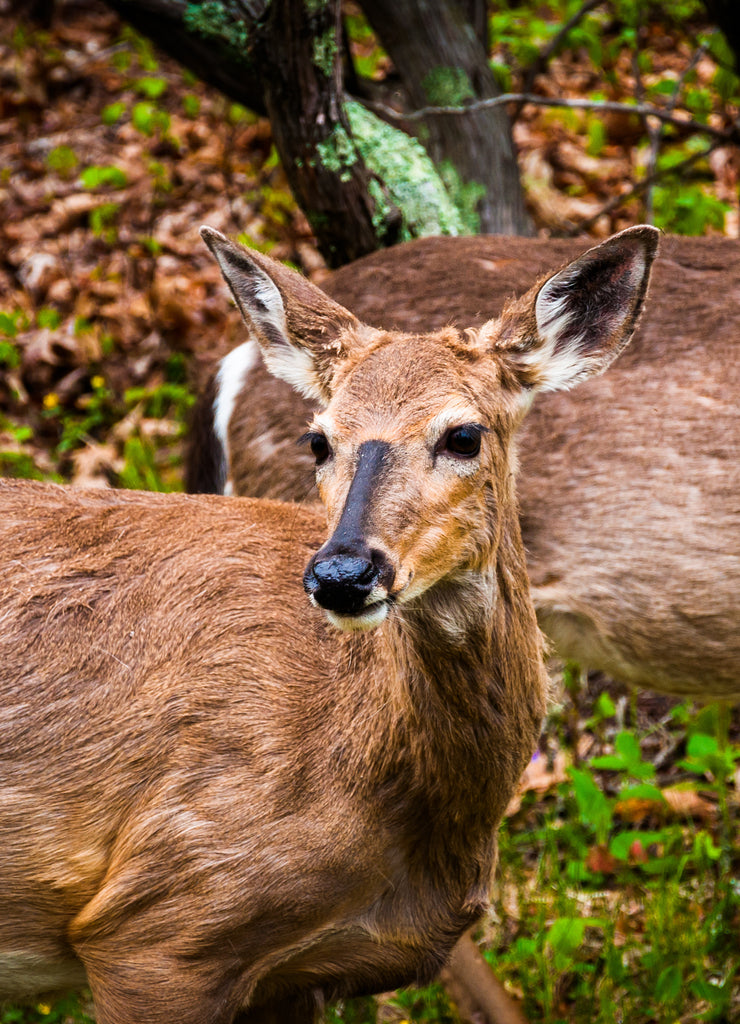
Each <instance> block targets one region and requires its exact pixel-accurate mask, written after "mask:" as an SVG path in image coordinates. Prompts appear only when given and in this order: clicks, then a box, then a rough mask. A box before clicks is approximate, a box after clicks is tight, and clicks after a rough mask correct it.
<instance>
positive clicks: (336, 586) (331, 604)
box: [303, 551, 381, 615]
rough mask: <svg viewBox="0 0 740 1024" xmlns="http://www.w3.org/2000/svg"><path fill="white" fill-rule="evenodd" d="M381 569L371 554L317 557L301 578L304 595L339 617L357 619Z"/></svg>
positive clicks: (319, 554)
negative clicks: (352, 616) (345, 616)
mask: <svg viewBox="0 0 740 1024" xmlns="http://www.w3.org/2000/svg"><path fill="white" fill-rule="evenodd" d="M380 576H381V567H380V565H379V564H378V561H376V560H373V556H372V554H370V556H369V557H364V556H362V555H359V554H333V555H332V554H327V555H324V556H322V553H321V552H320V551H319V552H318V554H317V555H316V556H315V558H313V559H312V560H311V562H309V565H308V568H307V569H306V572H305V573H304V576H303V585H304V587H305V589H306V592H307V593H308V594H310V595H311V597H313V599H314V600H315V601H316V603H317V604H319V605H321V607H322V608H326V609H327V610H328V611H332V612H337V613H339V614H340V615H356V614H357V613H358V612H360V611H362V609H363V608H364V607H365V603H366V601H367V598H368V596H369V595H370V593H371V591H372V590H373V588H374V587H375V586H376V585H377V584H378V583H379V581H380Z"/></svg>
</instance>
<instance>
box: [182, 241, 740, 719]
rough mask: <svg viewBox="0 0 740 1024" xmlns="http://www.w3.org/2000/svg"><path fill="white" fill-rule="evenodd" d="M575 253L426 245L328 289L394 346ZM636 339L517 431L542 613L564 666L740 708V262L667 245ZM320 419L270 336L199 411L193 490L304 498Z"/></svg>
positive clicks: (525, 525)
mask: <svg viewBox="0 0 740 1024" xmlns="http://www.w3.org/2000/svg"><path fill="white" fill-rule="evenodd" d="M581 248H582V243H580V242H577V241H562V240H561V241H555V240H551V241H547V240H533V239H524V238H496V237H480V238H428V239H422V240H419V241H416V242H411V243H408V244H406V245H402V246H397V247H396V248H393V249H387V250H384V251H382V252H378V253H375V254H373V255H371V256H368V257H365V258H364V259H362V260H359V261H358V262H357V263H354V264H352V265H350V266H348V267H345V268H343V269H342V270H339V271H337V272H335V273H334V274H332V275H331V277H330V278H329V279H328V280H327V282H326V283H325V285H324V287H325V289H326V290H327V291H328V293H329V294H330V295H331V296H332V297H333V298H334V299H335V300H337V301H339V302H341V303H342V304H343V305H345V306H347V307H348V308H350V309H352V310H353V311H354V312H355V313H356V314H357V315H358V316H360V317H361V319H363V320H364V321H366V322H368V323H373V324H376V325H378V326H382V327H384V328H386V329H388V330H391V329H394V330H406V331H413V330H417V331H418V330H420V329H421V330H435V329H439V328H441V327H443V326H444V325H446V324H450V323H452V324H456V325H462V326H469V325H470V324H471V323H472V324H473V325H480V324H481V323H482V322H483V319H485V318H487V317H490V316H492V315H494V314H497V313H498V312H499V311H500V309H501V308H502V306H503V305H504V301H505V300H506V299H507V298H509V296H511V295H514V294H518V293H520V292H521V291H522V290H524V289H526V288H528V287H530V286H531V284H532V282H533V281H534V280H535V279H536V278H537V277H538V276H539V275H540V274H541V273H542V271H543V270H544V269H545V268H546V267H547V266H552V265H553V264H557V263H559V262H561V261H564V260H566V259H568V258H571V259H572V258H573V257H574V256H575V255H577V253H578V252H579V251H580V250H581ZM654 282H655V285H654V288H653V292H652V294H651V299H650V302H649V303H648V304H647V308H646V311H645V315H644V316H643V318H642V321H641V323H640V325H639V327H638V329H637V331H636V334H635V338H634V341H633V343H632V344H631V345H630V347H629V350H628V351H627V352H626V353H625V356H624V358H622V359H620V360H619V362H618V364H617V365H616V366H615V367H614V369H613V370H612V372H610V373H609V374H606V375H605V376H603V377H595V378H593V379H592V380H590V381H588V382H586V383H585V384H584V386H583V387H580V388H578V389H577V390H576V391H574V392H573V393H562V392H561V393H552V394H546V395H543V396H542V399H541V400H539V401H538V403H537V404H536V406H535V408H534V409H533V411H532V414H531V415H529V416H528V417H527V420H526V421H525V423H524V425H523V428H522V431H521V433H520V435H519V438H520V440H519V453H520V467H521V472H520V476H519V482H518V492H519V499H520V504H521V509H522V516H521V526H522V534H523V539H524V545H525V550H526V552H527V566H528V572H529V576H530V581H531V585H532V593H533V598H534V603H535V607H536V609H537V615H538V619H539V622H540V625H541V627H542V628H543V629H544V631H545V633H546V634H547V635H548V637H549V638H550V640H551V641H552V643H553V645H554V647H555V649H556V651H557V653H559V654H560V655H561V656H562V657H563V658H566V659H573V660H576V661H578V662H580V663H581V664H582V665H584V666H586V667H589V668H593V669H601V670H603V671H605V672H606V673H607V674H609V675H611V676H613V677H616V678H618V679H622V680H624V681H626V682H629V683H634V684H637V685H640V686H645V687H651V688H655V689H660V690H665V691H668V692H673V693H678V694H686V695H689V696H693V697H699V698H702V699H703V698H707V699H709V698H712V697H723V698H726V699H738V697H740V358H739V349H738V335H739V334H740V247H739V246H738V243H737V242H736V241H732V240H730V239H718V238H707V239H699V238H668V239H664V241H663V243H662V245H661V255H660V257H659V258H658V259H657V261H656V264H655V268H654ZM313 409H314V403H312V402H311V401H306V400H305V399H303V398H302V397H301V396H299V395H297V394H296V393H295V392H294V391H293V390H292V389H291V388H290V387H288V386H287V385H286V384H285V383H284V382H283V381H280V380H276V379H275V378H273V377H271V376H270V375H269V374H268V373H267V372H266V370H265V368H264V366H263V365H262V361H261V360H260V359H259V356H258V346H257V345H256V343H255V342H254V341H253V340H250V341H247V342H246V343H245V344H244V345H242V346H241V347H240V348H238V349H236V350H234V351H233V352H231V353H230V354H229V355H227V357H226V358H225V359H224V360H223V361H222V363H221V366H220V368H219V370H218V372H217V374H216V375H215V376H214V377H213V378H212V380H211V381H210V383H209V385H208V388H207V389H206V394H205V395H204V397H203V400H202V401H201V403H200V406H199V417H198V419H197V421H196V425H195V431H194V438H193V446H192V450H191V456H190V463H189V467H188V488H189V489H190V490H206V491H210V490H215V491H220V490H223V489H224V487H225V486H226V487H227V489H228V490H230V491H232V492H233V493H236V494H256V495H264V496H275V497H280V498H283V499H291V500H301V499H304V498H305V497H306V496H307V495H309V496H311V495H312V493H315V492H312V485H313V465H312V461H311V459H310V457H309V454H308V453H306V452H302V451H301V450H300V449H298V448H296V445H295V443H294V442H295V437H296V436H298V435H299V434H300V433H301V432H302V431H303V429H304V426H303V424H305V422H306V420H307V419H308V418H309V417H310V416H311V415H312V412H313Z"/></svg>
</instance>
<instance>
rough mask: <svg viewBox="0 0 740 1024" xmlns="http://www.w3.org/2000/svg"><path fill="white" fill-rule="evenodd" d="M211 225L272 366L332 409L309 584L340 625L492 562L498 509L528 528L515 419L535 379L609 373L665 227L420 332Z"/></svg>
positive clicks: (317, 450)
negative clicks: (331, 294)
mask: <svg viewBox="0 0 740 1024" xmlns="http://www.w3.org/2000/svg"><path fill="white" fill-rule="evenodd" d="M202 234H203V237H204V239H205V240H206V242H207V244H208V245H209V247H210V248H211V250H212V252H213V253H214V255H215V256H216V259H217V260H218V262H219V264H220V267H221V270H222V272H223V274H224V277H225V279H226V281H227V283H228V284H229V286H230V288H231V290H232V293H233V295H234V298H235V299H236V302H237V304H238V305H239V307H240V309H241V312H242V315H243V316H244V319H245V322H246V323H247V326H248V327H249V328H250V330H251V332H252V334H253V336H254V337H255V338H256V340H257V341H258V343H259V345H260V348H261V351H262V355H263V358H264V360H265V364H266V366H267V368H268V370H270V371H271V372H273V373H274V374H275V375H276V376H278V377H281V378H283V379H284V380H287V381H289V382H290V383H291V384H293V386H294V387H296V388H297V389H298V390H300V391H302V392H303V393H304V394H305V395H306V396H308V397H310V398H312V399H313V400H314V401H316V402H318V403H319V404H320V405H321V406H322V407H323V411H322V412H321V413H319V414H318V415H317V416H316V417H315V419H314V422H313V423H312V425H311V428H310V430H309V431H308V434H307V435H306V437H305V440H306V442H307V443H308V444H310V445H311V449H312V451H313V454H314V457H315V459H316V470H317V482H318V486H319V491H320V494H321V497H322V499H323V501H324V504H325V505H326V509H327V515H328V523H329V539H328V541H327V542H326V544H324V545H323V546H322V548H321V549H320V550H319V551H318V552H317V553H316V555H315V556H314V557H313V558H312V559H311V561H310V563H309V565H308V567H307V569H306V572H305V574H304V586H305V589H306V591H307V593H308V595H309V597H310V599H311V600H312V601H313V603H314V604H316V605H318V606H320V607H321V608H323V609H324V611H325V612H326V614H327V616H328V618H329V620H330V621H331V622H332V623H333V624H334V625H336V626H338V627H339V628H340V629H343V630H354V629H370V628H373V627H375V626H377V625H379V624H380V623H381V622H383V620H384V619H385V618H386V616H387V615H388V612H389V610H390V609H391V608H392V607H393V605H394V604H398V605H402V604H404V603H408V602H411V601H413V600H415V599H418V598H419V597H420V596H421V595H422V594H424V593H425V592H427V591H429V590H430V588H432V587H434V586H435V585H437V584H439V583H440V582H441V581H443V580H444V579H448V580H453V579H459V578H461V577H463V576H465V575H466V574H468V575H469V574H477V575H478V576H481V575H483V574H485V573H486V572H487V571H489V570H492V568H493V564H494V560H495V552H496V547H497V544H498V540H499V537H500V536H501V527H502V523H503V522H504V521H505V519H506V518H507V517H508V518H509V521H510V522H511V523H512V524H513V525H512V528H513V529H516V525H515V521H516V504H515V499H514V494H513V487H512V476H513V467H512V461H513V457H512V455H511V440H512V435H513V431H514V429H515V427H516V425H517V423H518V421H519V420H520V418H521V417H522V415H523V413H524V411H525V410H526V408H527V407H528V405H529V402H530V401H531V397H532V395H533V393H534V392H535V391H536V390H538V389H540V390H544V389H556V388H565V387H569V386H571V385H572V384H574V383H575V382H577V381H579V380H583V379H585V378H587V377H589V376H591V375H593V374H594V373H598V372H601V371H602V370H603V369H605V368H606V366H608V365H609V363H610V362H611V361H612V359H614V358H615V356H616V355H617V354H618V353H619V351H621V349H622V348H623V347H624V345H626V344H627V342H628V341H629V339H630V337H631V335H632V331H633V330H634V326H635V323H636V321H637V317H638V315H639V312H640V310H641V307H642V302H643V299H644V296H645V292H646V289H647V282H648V278H649V272H650V266H651V264H652V260H653V258H654V256H655V252H656V249H657V238H658V232H657V231H656V230H655V229H654V228H649V227H639V228H631V229H628V230H627V231H623V232H621V234H619V235H616V236H614V237H613V238H612V239H609V240H608V241H606V242H604V243H602V244H601V245H599V246H596V247H595V248H594V249H591V250H589V251H588V252H586V253H585V254H584V255H583V256H582V257H580V259H578V260H575V261H574V262H573V263H571V264H570V265H568V266H567V267H565V268H564V269H563V270H561V271H559V272H558V273H556V274H554V275H553V276H551V277H550V278H548V279H547V280H545V281H544V282H543V283H540V284H539V285H536V286H535V287H534V288H533V289H532V290H531V291H530V292H528V293H527V295H525V296H523V297H522V298H521V299H520V300H518V301H517V302H516V303H514V304H512V305H511V306H510V307H508V308H507V309H506V310H505V311H504V313H503V314H502V316H501V318H500V319H498V320H495V321H490V322H489V323H487V324H485V325H484V326H483V327H482V328H480V330H479V331H477V332H472V331H471V332H466V333H465V335H464V336H463V335H460V334H459V333H458V332H457V331H454V330H451V329H450V330H447V331H442V332H439V333H438V334H433V335H425V336H411V335H400V334H387V333H384V332H381V331H378V330H375V329H373V328H369V327H366V326H365V325H363V324H360V323H359V322H358V321H357V319H356V318H355V317H354V316H353V315H352V314H351V313H350V312H349V311H348V310H346V309H344V308H343V307H341V306H339V305H337V304H336V303H334V302H332V301H331V300H330V299H328V298H327V297H326V296H325V295H324V294H323V293H322V292H321V291H320V290H319V289H317V288H315V287H313V286H312V285H310V284H309V283H308V282H307V281H305V280H304V279H303V278H301V277H300V276H299V275H297V274H295V273H294V272H292V271H289V270H287V269H286V268H285V267H282V266H281V265H280V264H277V263H275V262H274V261H272V260H270V259H269V258H268V257H265V256H262V255H261V254H258V253H253V252H251V251H249V250H246V249H244V248H243V247H242V246H239V245H236V244H234V243H232V242H230V241H229V240H228V239H226V238H224V236H223V235H220V234H219V233H218V232H215V231H213V230H212V229H210V228H204V229H203V230H202ZM522 571H523V570H522Z"/></svg>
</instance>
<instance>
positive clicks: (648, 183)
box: [566, 139, 724, 235]
mask: <svg viewBox="0 0 740 1024" xmlns="http://www.w3.org/2000/svg"><path fill="white" fill-rule="evenodd" d="M723 144H724V140H722V139H715V140H714V142H711V143H710V144H709V145H708V146H707V148H706V149H703V150H702V151H701V153H692V154H691V156H688V157H686V159H685V160H682V161H681V162H680V163H678V164H674V166H673V167H671V168H670V169H668V170H665V171H661V170H655V171H653V172H652V173H650V174H648V175H646V176H645V177H644V178H643V179H642V180H641V181H637V182H635V183H634V184H633V186H632V188H631V189H629V191H627V192H621V193H620V194H619V195H616V196H612V198H611V199H610V200H609V201H608V202H606V203H604V205H603V206H602V207H601V209H600V210H599V211H598V213H595V214H594V215H593V216H592V217H587V218H586V220H582V221H579V222H578V224H577V225H576V226H575V227H574V228H573V230H572V231H568V232H566V234H567V235H580V234H582V233H584V232H586V231H588V229H589V228H590V227H591V226H592V225H593V224H595V223H596V222H597V221H598V219H599V218H600V217H603V216H604V214H605V213H611V212H612V210H615V209H616V208H617V207H618V206H621V205H622V204H623V203H626V202H629V200H630V199H632V198H633V197H634V196H638V195H640V193H641V192H645V191H646V190H647V189H649V188H651V187H652V186H653V185H654V184H655V183H656V182H658V181H660V180H661V178H665V177H667V176H668V175H669V174H680V173H681V172H682V171H685V170H687V169H688V168H689V167H691V166H692V165H693V164H695V163H698V161H699V160H703V159H704V158H705V157H707V156H709V154H710V153H713V152H714V150H715V149H718V148H719V146H722V145H723Z"/></svg>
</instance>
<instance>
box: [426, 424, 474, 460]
mask: <svg viewBox="0 0 740 1024" xmlns="http://www.w3.org/2000/svg"><path fill="white" fill-rule="evenodd" d="M485 429H486V428H485V427H482V426H481V425H480V424H479V423H464V424H463V425H462V426H460V427H451V428H450V429H449V430H448V431H447V432H446V433H445V434H443V435H442V437H441V438H440V440H439V441H438V443H437V447H436V449H435V452H436V454H438V455H454V456H455V457H456V458H458V459H472V458H474V457H475V456H476V455H477V454H478V452H479V451H480V442H481V437H482V436H483V432H484V430H485Z"/></svg>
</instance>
